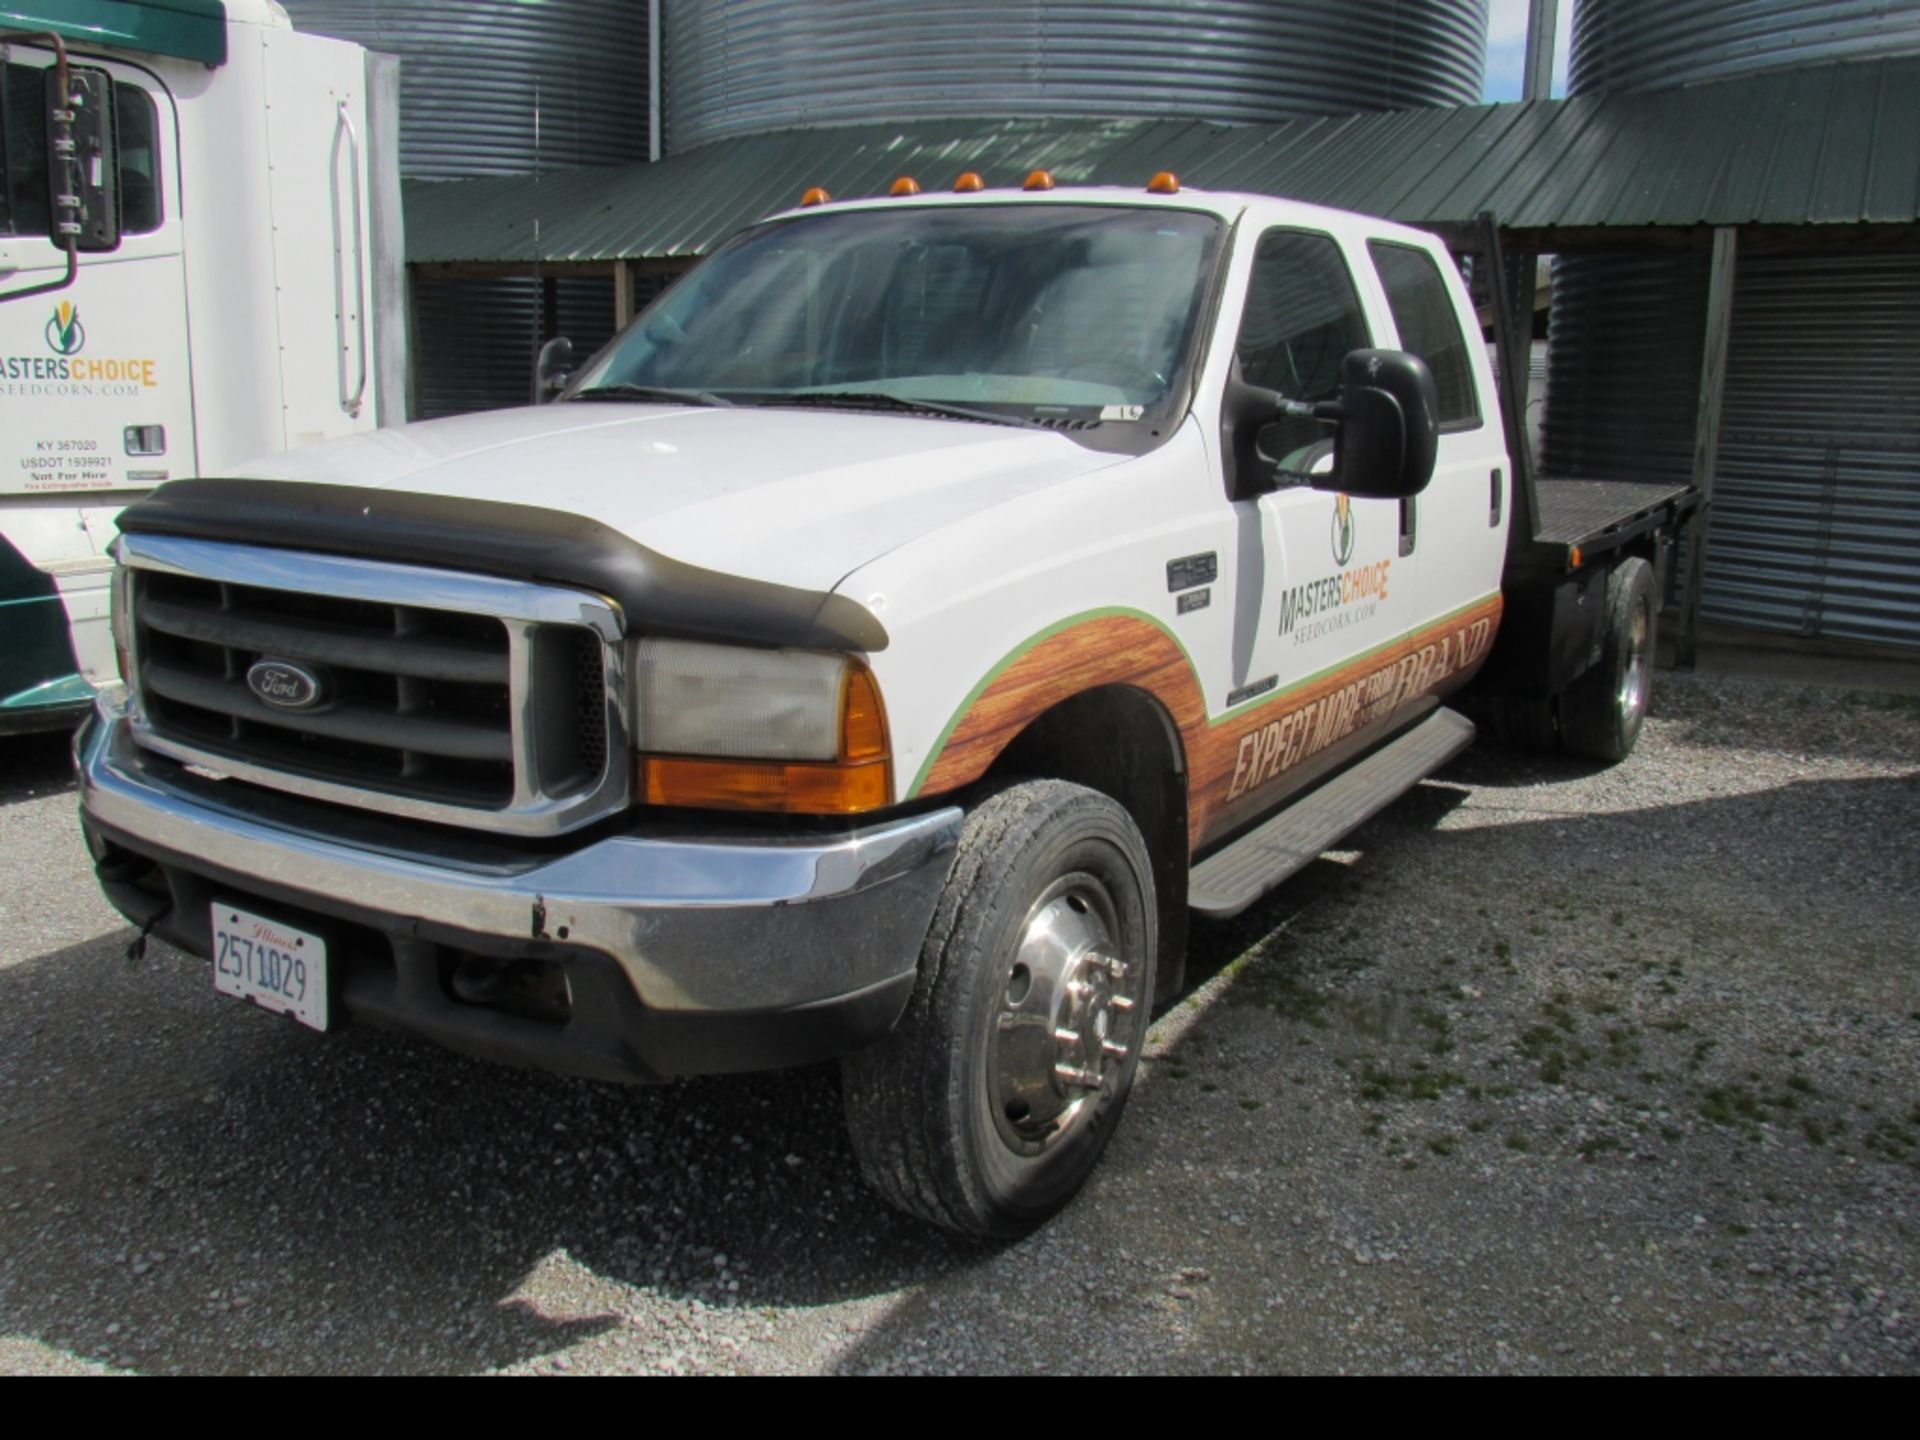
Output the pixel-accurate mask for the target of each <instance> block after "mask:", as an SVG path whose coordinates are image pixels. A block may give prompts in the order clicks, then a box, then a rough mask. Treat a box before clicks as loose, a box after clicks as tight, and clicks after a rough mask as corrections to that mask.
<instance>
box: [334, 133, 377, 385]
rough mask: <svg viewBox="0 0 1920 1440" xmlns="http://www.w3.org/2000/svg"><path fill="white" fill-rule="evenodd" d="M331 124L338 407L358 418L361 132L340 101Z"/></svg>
mask: <svg viewBox="0 0 1920 1440" xmlns="http://www.w3.org/2000/svg"><path fill="white" fill-rule="evenodd" d="M335 113H336V114H337V116H338V121H337V123H336V124H335V125H334V131H333V150H332V152H331V154H330V155H329V156H328V172H327V182H328V185H329V187H330V189H331V191H332V194H333V323H334V328H335V330H336V331H337V337H338V343H337V344H336V346H335V354H334V359H335V365H336V368H337V369H338V372H339V377H340V408H341V409H342V410H344V411H346V413H347V414H348V415H351V416H353V417H354V418H356V419H357V418H359V415H360V405H361V402H362V401H363V400H364V399H365V398H366V394H367V310H366V305H365V304H364V303H363V302H364V300H365V297H366V252H365V248H364V246H363V245H362V244H361V241H360V213H361V199H360V132H359V131H358V130H356V129H355V128H354V124H353V117H352V116H351V115H349V114H348V113H347V102H346V101H344V100H342V101H340V102H339V104H338V106H337V109H336V112H335ZM343 140H344V141H345V143H346V147H347V163H348V166H349V168H350V170H351V172H352V175H353V293H352V295H351V297H349V295H348V294H347V291H346V278H347V275H346V242H345V238H344V237H343V236H342V234H341V231H340V146H341V142H342V141H343ZM349 304H351V305H352V307H353V325H354V343H353V352H354V355H355V357H356V361H355V363H356V366H357V369H356V371H355V378H354V381H353V383H352V385H351V386H350V385H348V383H347V307H348V305H349Z"/></svg>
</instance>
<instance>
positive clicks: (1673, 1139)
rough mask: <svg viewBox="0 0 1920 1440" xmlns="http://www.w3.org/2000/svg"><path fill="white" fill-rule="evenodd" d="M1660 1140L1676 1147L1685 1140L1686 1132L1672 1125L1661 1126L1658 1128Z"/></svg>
mask: <svg viewBox="0 0 1920 1440" xmlns="http://www.w3.org/2000/svg"><path fill="white" fill-rule="evenodd" d="M1660 1138H1661V1139H1662V1140H1664V1141H1666V1142H1667V1143H1668V1144H1669V1145H1678V1144H1679V1143H1680V1142H1681V1141H1682V1140H1684V1139H1686V1138H1687V1132H1686V1131H1684V1130H1681V1129H1678V1128H1677V1127H1675V1126H1672V1125H1662V1126H1661V1127H1660Z"/></svg>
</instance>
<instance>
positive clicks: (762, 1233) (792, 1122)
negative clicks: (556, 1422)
mask: <svg viewBox="0 0 1920 1440" xmlns="http://www.w3.org/2000/svg"><path fill="white" fill-rule="evenodd" d="M129 933H130V932H125V931H123V932H121V933H119V934H116V935H112V936H107V937H103V938H102V939H100V940H97V941H94V942H91V943H89V944H86V945H82V946H76V947H72V948H70V949H67V950H64V951H61V952H58V953H55V954H50V955H46V956H43V957H41V958H39V959H36V960H32V961H28V962H25V963H23V964H20V965H17V966H13V967H10V968H9V969H7V970H5V971H0V1024H7V1025H10V1026H13V1027H16V1028H15V1029H14V1031H13V1034H12V1035H11V1036H10V1039H9V1043H8V1044H7V1045H6V1046H5V1047H4V1050H0V1106H4V1108H0V1197H4V1201H5V1202H6V1203H5V1208H4V1210H0V1333H15V1334H25V1335H29V1336H32V1337H34V1338H37V1339H40V1340H42V1341H44V1342H46V1343H47V1344H49V1345H53V1346H56V1347H58V1348H60V1349H63V1350H67V1351H70V1352H72V1353H74V1354H78V1355H82V1356H88V1357H94V1358H98V1359H101V1360H104V1361H108V1362H110V1363H116V1364H125V1365H131V1366H135V1367H137V1368H139V1369H142V1370H167V1369H170V1368H173V1367H178V1368H180V1369H183V1370H186V1371H189V1372H197V1371H248V1370H260V1371H269V1372H282V1371H285V1372H305V1371H317V1372H322V1373H325V1372H336V1371H338V1372H382V1371H408V1372H416V1371H417V1372H447V1371H469V1370H474V1369H481V1368H486V1367H490V1366H502V1365H508V1364H512V1363H514V1362H516V1361H521V1360H525V1359H528V1358H530V1357H536V1356H539V1355H543V1354H546V1353H550V1352H552V1351H555V1350H559V1349H561V1348H564V1347H565V1346H568V1345H570V1344H573V1343H576V1342H578V1341H579V1340H581V1339H582V1338H584V1337H585V1336H586V1335H589V1334H596V1333H599V1332H601V1331H604V1330H607V1329H610V1328H615V1327H618V1326H621V1325H624V1324H626V1323H628V1322H627V1321H626V1319H625V1318H624V1317H623V1316H622V1315H621V1314H620V1313H619V1312H618V1309H617V1305H618V1303H619V1302H618V1300H617V1298H616V1297H617V1292H614V1291H612V1290H611V1288H610V1287H609V1289H608V1290H607V1291H606V1292H604V1293H603V1294H602V1295H599V1296H595V1295H593V1294H591V1293H588V1294H579V1295H575V1294H573V1293H572V1292H573V1291H577V1290H578V1289H579V1288H580V1286H579V1281H578V1274H577V1272H575V1278H574V1280H573V1281H572V1282H571V1283H570V1289H569V1297H568V1298H569V1303H568V1307H567V1313H542V1310H541V1308H539V1307H538V1306H537V1305H536V1304H535V1303H534V1302H533V1300H532V1299H531V1298H529V1296H528V1294H527V1293H526V1292H527V1291H528V1290H529V1288H530V1287H531V1288H537V1284H538V1281H537V1276H536V1272H538V1271H539V1269H540V1267H541V1266H542V1264H543V1262H544V1261H546V1260H548V1259H549V1258H550V1257H553V1256H555V1255H557V1254H561V1253H564V1254H565V1255H567V1256H570V1257H571V1258H572V1259H573V1260H574V1261H575V1262H577V1263H578V1265H579V1266H582V1267H584V1268H585V1269H586V1270H588V1271H590V1272H592V1273H593V1274H595V1275H598V1276H604V1277H606V1278H608V1279H611V1280H617V1281H623V1282H626V1283H629V1284H632V1285H635V1286H638V1287H641V1288H643V1289H650V1290H652V1291H654V1292H656V1293H658V1294H660V1295H662V1296H665V1297H668V1298H669V1299H679V1300H687V1301H690V1300H699V1301H701V1302H703V1303H705V1304H708V1305H721V1304H728V1305H753V1306H772V1305H779V1306H812V1305H818V1304H823V1303H827V1302H833V1301H841V1300H846V1299H849V1298H857V1297H861V1296H866V1295H871V1294H875V1293H879V1292H883V1291H890V1290H894V1289H897V1288H899V1287H901V1286H903V1285H908V1284H912V1283H914V1282H916V1281H919V1280H923V1279H925V1278H927V1277H929V1276H930V1275H932V1274H934V1273H938V1272H944V1271H951V1270H953V1269H955V1268H956V1267H965V1266H966V1265H968V1264H969V1263H970V1261H971V1259H972V1257H974V1256H975V1255H977V1254H978V1253H979V1252H978V1250H977V1247H974V1246H971V1245H968V1244H965V1243H962V1242H959V1241H957V1240H954V1239H951V1238H949V1237H947V1236H944V1235H941V1234H938V1233H935V1232H933V1231H930V1230H928V1229H927V1228H925V1227H923V1226H920V1225H917V1224H915V1223H914V1222H911V1221H908V1220H907V1219H905V1218H904V1217H901V1216H898V1215H896V1214H895V1213H894V1212H892V1211H891V1210H889V1209H887V1208H886V1207H885V1206H884V1205H882V1204H881V1203H880V1202H879V1201H878V1200H877V1199H875V1198H874V1197H873V1196H871V1195H870V1194H869V1193H868V1192H867V1191H866V1189H865V1188H864V1187H863V1186H862V1185H861V1184H860V1183H859V1180H858V1178H857V1174H856V1171H855V1166H854V1160H853V1156H852V1154H851V1151H850V1150H849V1148H848V1145H847V1142H846V1139H845V1136H844V1134H843V1132H842V1128H841V1121H840V1107H839V1094H838V1085H837V1080H836V1077H835V1074H834V1072H833V1071H832V1070H830V1069H815V1070H810V1071H803V1072H796V1073H791V1074H784V1075H770V1076H754V1077H739V1078H720V1079H712V1080H701V1081H692V1082H685V1083H681V1084H676V1085H671V1086H667V1087H663V1088H659V1089H626V1088H622V1087H617V1086H606V1085H595V1084H592V1083H588V1082H582V1081H573V1080H567V1079H561V1078H557V1077H551V1076H545V1075H538V1074H530V1073H523V1072H519V1071H513V1070H507V1069H501V1068H497V1067H492V1066H488V1065H484V1064H481V1063H478V1062H473V1061H469V1060H466V1059H464V1058H462V1057H459V1056H456V1055H452V1054H449V1053H446V1052H443V1051H440V1050H437V1049H435V1048H433V1047H431V1046H428V1045H426V1044H424V1043H419V1042H414V1041H411V1040H408V1039H405V1038H403V1037H398V1036H390V1035H386V1034H383V1033H380V1032H377V1031H373V1030H369V1029H366V1028H354V1029H350V1030H346V1031H342V1032H341V1033H339V1034H338V1035H335V1036H325V1037H323V1036H318V1035H309V1034H307V1033H305V1032H302V1031H299V1030H297V1029H295V1028H294V1027H293V1026H292V1025H291V1023H290V1022H286V1021H284V1020H281V1019H278V1018H277V1017H271V1016H267V1015H264V1014H261V1013H259V1012H256V1011H252V1010H250V1009H248V1008H247V1007H245V1006H241V1005H237V1004H235V1003H233V1002H231V1001H229V1000H226V999H224V998H222V997H217V996H215V995H214V994H213V993H212V991H211V989H210V987H209V986H208V982H207V978H206V968H205V966H204V964H203V963H201V962H195V961H191V960H189V959H188V958H187V957H184V956H182V955H180V954H179V953H178V952H175V951H172V950H171V949H168V948H165V947H161V946H158V945H155V946H154V947H153V948H152V949H151V951H150V953H149V958H148V959H147V960H146V961H145V962H143V963H142V964H141V965H140V966H138V967H137V968H129V966H128V965H127V963H126V961H125V960H124V959H123V958H122V955H123V951H124V948H125V944H126V941H127V939H128V936H129ZM81 1015H85V1016H86V1017H87V1018H86V1020H85V1022H84V1023H83V1024H76V1023H74V1017H76V1016H81ZM156 1016H159V1017H162V1018H161V1019H160V1020H158V1021H157V1022H156V1019H155V1017H156ZM102 1030H105V1031H106V1032H108V1033H109V1034H111V1035H113V1036H114V1037H116V1041H115V1043H111V1044H104V1045H103V1044H102V1043H101V1040H100V1032H101V1031H102ZM718 1255H724V1256H725V1257H726V1264H725V1268H724V1269H722V1268H721V1267H720V1266H719V1265H718V1264H716V1261H715V1257H716V1256H718ZM530 1277H534V1278H533V1279H532V1280H530ZM588 1288H589V1289H591V1287H590V1286H589V1287H588ZM649 1338H657V1337H649Z"/></svg>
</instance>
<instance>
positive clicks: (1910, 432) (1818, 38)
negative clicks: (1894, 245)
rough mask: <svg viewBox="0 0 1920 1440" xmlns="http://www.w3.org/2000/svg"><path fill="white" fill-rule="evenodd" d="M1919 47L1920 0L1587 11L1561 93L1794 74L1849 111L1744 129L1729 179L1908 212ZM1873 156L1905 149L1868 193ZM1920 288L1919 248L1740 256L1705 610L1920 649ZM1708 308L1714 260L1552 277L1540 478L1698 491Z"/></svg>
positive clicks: (1606, 6)
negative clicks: (1639, 481) (1688, 485)
mask: <svg viewBox="0 0 1920 1440" xmlns="http://www.w3.org/2000/svg"><path fill="white" fill-rule="evenodd" d="M1916 54H1920V0H1580V4H1579V6H1578V8H1577V9H1576V11H1575V16H1574V33H1573V56H1572V77H1571V82H1572V88H1573V89H1574V90H1575V91H1576V92H1584V93H1586V94H1597V93H1598V92H1613V91H1623V90H1647V89H1658V88H1667V87H1675V86H1680V85H1689V86H1691V85H1694V84H1695V83H1696V82H1702V81H1712V80H1720V79H1724V78H1726V77H1729V76H1740V75H1747V74H1750V73H1752V72H1755V71H1776V70H1782V69H1785V68H1787V67H1795V68H1794V69H1793V73H1792V74H1790V75H1781V76H1779V77H1778V80H1777V83H1778V85H1779V86H1780V87H1782V90H1783V94H1784V93H1785V91H1786V90H1789V89H1791V90H1792V91H1794V92H1795V93H1809V94H1810V93H1812V91H1811V90H1810V89H1809V87H1818V88H1823V89H1826V90H1828V91H1829V92H1830V93H1832V94H1833V95H1834V96H1835V101H1834V104H1835V105H1837V106H1849V107H1852V106H1856V105H1857V106H1859V107H1860V108H1859V110H1858V113H1856V114H1854V115H1852V116H1851V117H1850V118H1848V119H1846V120H1845V121H1843V122H1842V123H1841V124H1839V125H1838V126H1837V127H1836V126H1835V125H1833V124H1832V123H1831V121H1832V119H1833V116H1834V115H1835V114H1836V113H1837V112H1836V111H1835V110H1832V109H1830V110H1829V112H1828V119H1829V122H1830V123H1829V124H1827V125H1825V126H1814V125H1812V124H1810V123H1809V121H1810V119H1811V118H1812V117H1811V115H1810V113H1809V112H1808V111H1807V110H1806V109H1805V108H1803V107H1801V106H1797V105H1792V104H1783V105H1781V106H1779V107H1778V108H1777V109H1776V111H1775V112H1774V113H1773V114H1772V115H1770V116H1768V117H1764V118H1763V119H1762V120H1761V121H1760V122H1759V123H1756V124H1755V125H1752V126H1750V127H1748V128H1747V129H1746V130H1745V131H1743V132H1742V133H1741V135H1740V138H1741V139H1742V140H1743V141H1744V142H1745V145H1744V152H1743V155H1742V157H1741V159H1740V161H1739V162H1738V163H1739V164H1740V165H1742V166H1745V167H1747V168H1748V169H1749V170H1751V169H1752V168H1753V167H1754V166H1756V165H1764V166H1765V167H1766V168H1767V169H1769V170H1774V171H1779V170H1783V169H1784V171H1785V172H1786V176H1787V177H1790V178H1794V179H1796V180H1797V183H1798V185H1799V187H1800V189H1801V192H1802V194H1803V195H1804V196H1805V197H1806V202H1807V208H1808V213H1809V216H1812V215H1814V214H1817V213H1818V212H1819V211H1820V210H1821V209H1822V207H1823V206H1824V205H1825V204H1826V203H1827V202H1826V197H1828V196H1833V195H1842V194H1845V195H1849V196H1851V197H1853V200H1852V202H1850V203H1855V204H1857V205H1858V208H1859V209H1860V211H1861V213H1862V215H1863V217H1866V218H1878V214H1877V212H1878V211H1879V209H1880V208H1881V206H1882V204H1883V202H1884V201H1885V199H1886V197H1887V196H1888V195H1889V194H1890V193H1892V192H1891V191H1890V190H1889V188H1888V187H1889V182H1891V184H1892V186H1893V187H1894V188H1896V189H1898V191H1899V192H1900V193H1901V197H1902V198H1901V199H1900V201H1899V202H1898V203H1899V204H1900V205H1905V204H1907V203H1909V202H1910V200H1911V197H1912V195H1913V191H1914V188H1915V187H1914V178H1913V177H1914V162H1913V135H1914V134H1915V125H1914V123H1913V120H1912V118H1911V116H1909V115H1905V114H1901V113H1896V110H1897V109H1898V107H1901V106H1904V105H1906V104H1909V103H1911V102H1912V101H1913V100H1914V99H1915V98H1916V94H1915V92H1916V87H1915V85H1914V83H1913V79H1912V74H1911V72H1910V71H1909V70H1908V69H1907V68H1906V65H1905V63H1904V61H1902V60H1896V59H1893V58H1890V57H1911V56H1914V55H1916ZM1863 57H1874V58H1875V59H1876V60H1878V61H1879V62H1880V63H1878V64H1875V65H1871V66H1869V65H1867V64H1865V63H1864V61H1863ZM1835 61H1852V62H1862V63H1857V64H1847V65H1834V64H1832V63H1830V62H1835ZM1805 67H1816V68H1805ZM1890 75H1901V76H1903V77H1904V78H1903V80H1902V82H1901V83H1900V84H1899V85H1898V87H1897V88H1896V89H1895V90H1894V91H1891V92H1890V91H1888V90H1886V89H1884V88H1882V87H1883V85H1884V82H1885V80H1886V78H1887V77H1888V76H1890ZM1685 93H1686V94H1692V93H1698V91H1697V90H1691V89H1690V90H1689V91H1687V92H1685ZM1684 98H1685V96H1684V94H1682V95H1677V96H1676V97H1675V100H1676V102H1682V101H1684ZM1603 103H1604V102H1603ZM1816 131H1817V132H1818V133H1816ZM1796 151H1797V152H1799V155H1800V157H1801V158H1800V159H1798V160H1794V161H1789V162H1788V163H1786V164H1785V165H1784V166H1783V165H1782V163H1781V162H1782V157H1783V156H1789V155H1791V154H1793V153H1794V152H1796ZM1875 155H1883V156H1886V155H1890V156H1893V157H1896V164H1895V166H1894V168H1893V170H1891V171H1890V172H1888V174H1887V175H1886V176H1884V177H1883V178H1882V179H1880V180H1874V179H1871V178H1868V177H1867V170H1868V167H1869V166H1870V164H1871V157H1873V156H1875ZM1736 174H1737V170H1736V168H1735V166H1733V165H1728V166H1724V167H1722V168H1720V169H1718V170H1716V171H1715V173H1714V174H1713V175H1712V177H1711V179H1710V181H1707V182H1705V183H1703V184H1702V185H1701V189H1702V190H1707V189H1709V188H1710V189H1711V190H1712V191H1713V192H1714V195H1715V197H1716V198H1715V199H1714V200H1712V201H1709V202H1707V203H1706V204H1705V205H1703V208H1705V209H1709V210H1710V209H1711V208H1712V206H1713V205H1714V204H1717V203H1718V198H1717V197H1718V196H1720V195H1723V194H1724V193H1725V192H1726V191H1727V190H1728V189H1729V187H1730V186H1731V185H1733V184H1735V183H1737V182H1736V180H1735V176H1736ZM1714 223H1723V224H1724V223H1730V222H1729V221H1728V220H1727V219H1719V220H1717V221H1716V222H1714ZM1916 287H1920V261H1916V260H1915V259H1914V258H1913V257H1910V256H1875V255H1857V256H1855V255H1845V256H1833V255H1823V256H1820V257H1818V258H1813V257H1780V256H1775V257H1768V256H1762V255H1749V256H1744V257H1743V258H1742V259H1741V260H1740V261H1739V263H1738V265H1737V267H1736V271H1735V277H1734V317H1733V329H1732V333H1731V337H1730V345H1729V353H1728V362H1727V368H1728V380H1727V394H1726V408H1725V413H1724V415H1723V420H1722V431H1721V441H1720V472H1719V474H1718V475H1717V476H1716V477H1715V505H1714V513H1713V517H1712V528H1711V530H1710V531H1709V542H1708V553H1707V566H1706V575H1705V581H1704V585H1703V588H1702V591H1701V611H1702V613H1703V614H1704V615H1705V616H1707V617H1708V618H1710V619H1718V620H1724V621H1729V622H1732V623H1737V624H1742V625H1751V626H1755V627H1758V628H1763V629H1768V630H1780V631H1785V632H1788V633H1792V634H1798V635H1805V636H1818V635H1834V636H1844V637H1849V638H1857V639H1868V640H1883V641H1896V642H1899V643H1905V644H1920V446H1917V445H1916V437H1915V427H1916V420H1915V407H1916V404H1920V383H1917V382H1920V323H1916V322H1920V301H1917V300H1916V298H1915V297H1916ZM1705 311H1706V279H1705V262H1704V260H1703V259H1701V258H1697V257H1696V258H1693V259H1681V258H1678V257H1665V256H1658V255H1654V256H1640V257H1633V258H1623V257H1615V256H1590V257H1581V258H1577V259H1568V260H1563V261H1562V262H1560V264H1559V265H1558V266H1557V267H1556V270H1555V293H1554V315H1553V327H1552V347H1553V348H1552V354H1551V357H1550V375H1551V378H1550V385H1549V392H1548V393H1549V400H1548V418H1547V427H1546V429H1547V455H1548V464H1549V466H1550V467H1554V468H1559V469H1564V470H1565V471H1566V472H1567V473H1571V474H1575V475H1594V476H1599V477H1603V478H1619V479H1633V478H1640V477H1643V476H1654V477H1668V476H1671V477H1672V478H1674V479H1686V478H1689V476H1690V473H1691V469H1692V451H1693V426H1694V423H1695V413H1696V410H1697V406H1698V394H1699V371H1700V359H1701V346H1702V340H1703V334H1704V327H1705ZM1902 407H1904V413H1903V410H1902Z"/></svg>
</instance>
